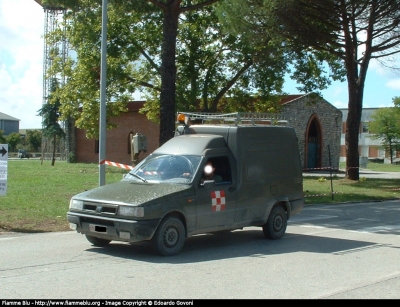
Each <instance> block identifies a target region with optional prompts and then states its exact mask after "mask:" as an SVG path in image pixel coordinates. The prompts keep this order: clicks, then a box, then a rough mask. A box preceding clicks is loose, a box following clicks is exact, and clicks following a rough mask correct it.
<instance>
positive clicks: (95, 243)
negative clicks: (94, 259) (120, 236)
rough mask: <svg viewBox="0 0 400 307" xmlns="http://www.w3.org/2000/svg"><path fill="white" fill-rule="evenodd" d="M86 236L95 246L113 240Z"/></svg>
mask: <svg viewBox="0 0 400 307" xmlns="http://www.w3.org/2000/svg"><path fill="white" fill-rule="evenodd" d="M85 236H86V239H87V240H88V241H89V242H90V243H92V244H93V245H94V246H97V247H104V246H106V245H108V244H109V243H110V242H111V240H106V239H100V238H97V237H93V236H89V235H85Z"/></svg>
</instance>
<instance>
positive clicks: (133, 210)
mask: <svg viewBox="0 0 400 307" xmlns="http://www.w3.org/2000/svg"><path fill="white" fill-rule="evenodd" d="M119 215H125V216H134V217H144V208H143V207H134V206H119Z"/></svg>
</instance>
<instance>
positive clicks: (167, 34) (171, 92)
mask: <svg viewBox="0 0 400 307" xmlns="http://www.w3.org/2000/svg"><path fill="white" fill-rule="evenodd" d="M180 3H181V0H173V1H169V3H168V4H167V5H166V8H165V10H164V27H163V44H162V51H161V61H162V63H161V94H160V138H159V142H160V144H159V145H160V146H161V145H162V144H164V143H165V142H166V141H168V140H169V139H171V138H172V137H173V136H174V130H175V91H176V85H175V80H176V65H175V55H176V37H177V33H178V18H179V14H180Z"/></svg>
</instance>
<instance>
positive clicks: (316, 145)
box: [305, 114, 322, 169]
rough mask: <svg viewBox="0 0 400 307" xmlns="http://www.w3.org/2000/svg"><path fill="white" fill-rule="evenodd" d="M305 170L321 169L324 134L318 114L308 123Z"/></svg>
mask: <svg viewBox="0 0 400 307" xmlns="http://www.w3.org/2000/svg"><path fill="white" fill-rule="evenodd" d="M305 160H306V161H305V168H308V169H312V168H319V167H321V161H322V133H321V123H320V121H319V119H318V116H317V115H316V114H313V115H312V116H311V117H310V120H309V121H308V125H307V130H306V156H305Z"/></svg>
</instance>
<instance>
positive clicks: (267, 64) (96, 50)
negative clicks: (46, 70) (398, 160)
mask: <svg viewBox="0 0 400 307" xmlns="http://www.w3.org/2000/svg"><path fill="white" fill-rule="evenodd" d="M53 2H57V3H62V2H63V1H62V0H58V1H57V0H53ZM153 2H154V3H155V2H159V6H155V5H154V4H153ZM213 2H216V1H170V2H169V4H168V6H166V4H164V3H163V2H161V1H147V0H142V1H134V2H132V1H124V2H121V1H110V4H109V7H108V16H109V23H108V24H109V27H108V46H107V63H108V68H107V99H108V101H107V123H108V125H107V127H108V128H112V126H111V124H110V122H109V121H108V120H109V118H111V117H113V116H116V115H118V114H119V113H120V112H124V111H126V103H127V102H128V101H129V100H132V95H133V93H134V92H135V91H137V90H140V91H141V92H142V93H144V97H146V104H145V107H144V108H143V109H142V112H144V113H146V115H147V117H148V118H149V119H151V120H154V121H157V122H160V143H162V142H164V141H165V140H167V139H168V138H170V137H172V135H173V133H172V132H173V130H174V128H175V110H184V111H193V110H196V111H197V110H198V109H199V108H201V109H202V110H204V111H217V110H225V111H228V112H229V111H232V112H233V111H243V110H250V111H269V112H276V111H277V108H278V105H277V101H278V99H279V97H277V96H276V95H274V94H280V93H281V88H282V85H283V78H284V74H285V67H286V58H285V55H284V54H283V53H282V50H281V49H280V48H279V46H277V45H276V44H275V43H274V42H272V41H270V42H268V43H267V44H265V45H263V46H257V48H254V47H253V46H252V45H251V44H250V43H249V42H248V41H247V40H245V39H241V37H240V36H237V35H232V34H226V33H224V32H223V30H222V27H221V25H220V24H219V21H218V19H217V16H216V15H215V10H214V6H212V5H211V3H213ZM76 3H77V5H71V3H69V5H70V7H71V8H73V9H71V10H68V11H67V13H66V15H65V19H66V24H65V30H66V31H65V33H66V35H67V41H68V42H69V49H70V50H73V51H74V54H75V57H74V58H72V57H70V58H69V59H68V60H67V61H66V63H63V62H62V57H61V56H60V55H59V56H56V57H54V59H53V66H52V67H51V69H50V75H57V74H62V75H64V76H66V84H65V85H64V86H63V87H60V88H59V89H57V90H56V92H55V93H53V94H54V95H57V96H58V97H59V99H60V101H61V106H60V110H61V113H62V118H68V117H72V118H74V119H75V121H76V126H77V127H79V128H81V129H85V130H86V132H87V136H88V137H98V127H99V125H98V117H99V103H98V100H99V85H100V82H99V76H100V71H99V63H100V45H99V40H100V35H101V31H100V30H101V29H100V25H101V9H100V6H99V2H98V1H94V0H86V1H79V2H76ZM172 3H174V4H175V5H177V6H176V7H173V8H169V5H172ZM181 3H185V4H186V5H182V6H181V5H180V4H181ZM192 3H195V4H193V5H192ZM178 4H179V5H178ZM170 9H171V10H172V9H173V10H174V13H171V12H169V11H168V10H170ZM164 10H167V11H168V12H167V13H166V14H165V13H164ZM176 15H177V16H180V18H179V19H178V21H179V24H178V25H179V29H180V31H179V35H178V34H177V33H175V32H174V31H172V34H173V36H174V35H175V34H176V35H177V36H174V37H173V39H172V41H168V42H167V43H166V42H165V40H167V39H168V40H170V39H171V36H170V35H166V34H165V33H169V32H166V31H170V29H167V30H165V27H166V24H167V25H168V24H169V23H170V22H171V21H169V19H171V18H176V17H177V16H176ZM167 16H169V17H167ZM166 19H168V20H166ZM172 24H173V26H175V21H174V22H172ZM94 25H96V26H94ZM163 29H164V30H163ZM174 33H175V34H174ZM161 34H162V35H161ZM46 39H47V40H48V41H49V43H51V42H58V41H59V40H61V39H63V36H62V31H61V29H57V30H55V31H53V32H52V33H50V35H48V36H47V37H46ZM171 44H175V45H176V50H175V47H174V48H173V49H174V50H173V53H176V54H175V55H174V58H173V60H171V53H170V51H171V50H169V49H168V48H171V46H170V45H171ZM175 45H174V46H175ZM163 48H164V49H168V50H169V51H168V52H167V51H165V52H164V51H163ZM160 54H161V57H160ZM165 58H167V60H165ZM171 61H172V64H171V63H170V62H171ZM167 62H168V63H169V64H165V63H167ZM163 63H164V64H163ZM163 65H164V68H163ZM173 66H174V67H173ZM167 67H168V69H173V70H174V72H173V73H171V72H168V69H167ZM171 67H173V68H171ZM171 76H173V79H174V80H175V81H174V82H175V85H174V86H171V85H170V84H169V83H168V82H170V81H171V79H170V78H171ZM163 84H164V85H163ZM165 84H169V85H165ZM163 88H164V91H163ZM167 97H174V99H173V100H171V99H169V98H168V99H167ZM227 97H234V99H227ZM249 97H254V100H253V102H252V103H250V102H249ZM166 109H169V111H168V112H167V113H166V112H164V110H166Z"/></svg>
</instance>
